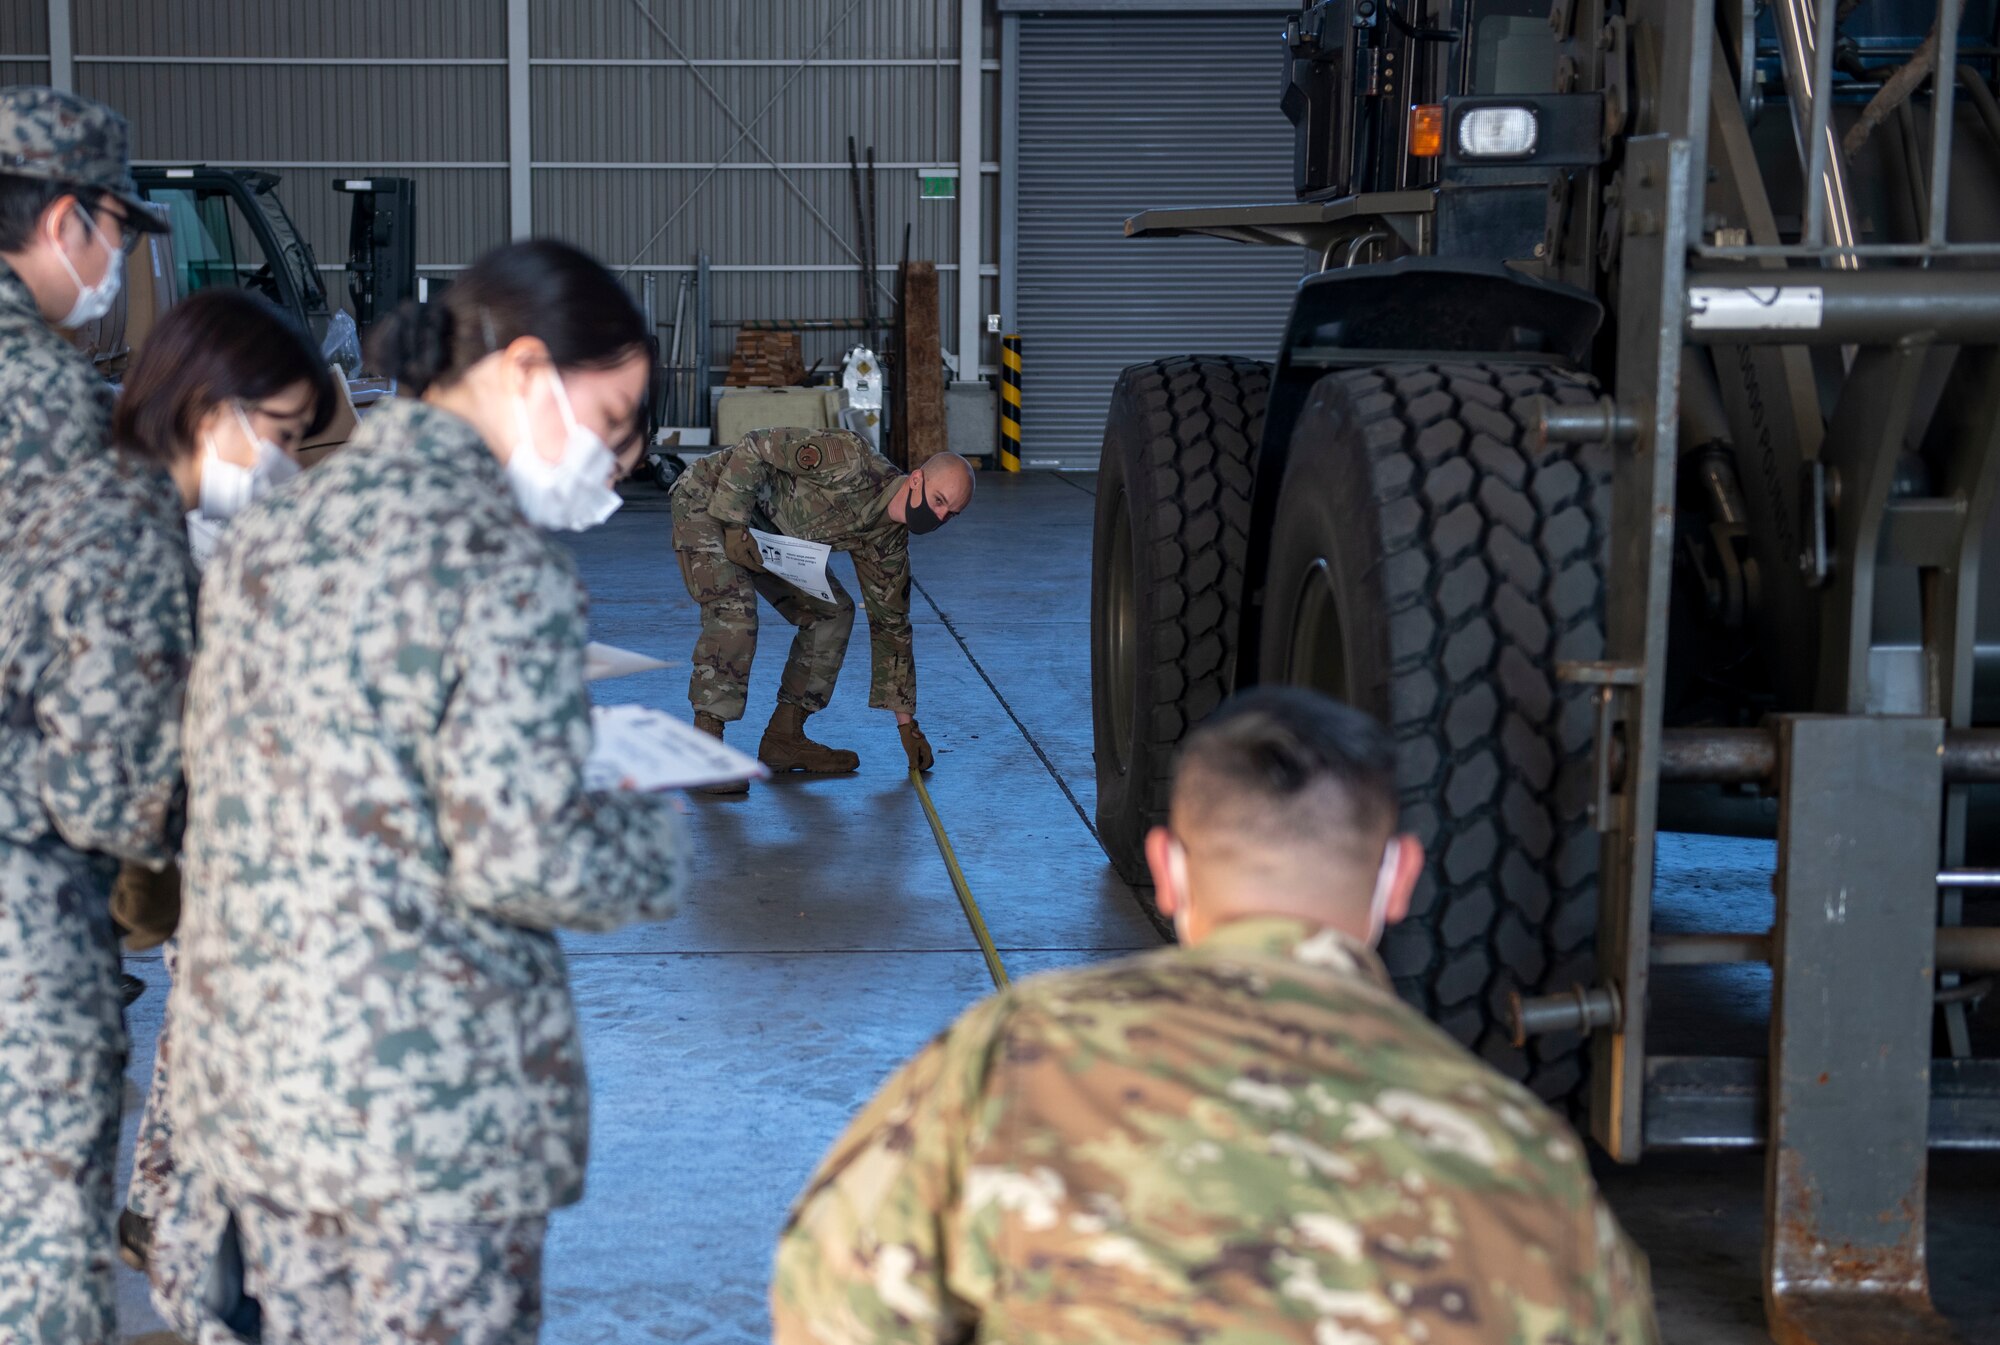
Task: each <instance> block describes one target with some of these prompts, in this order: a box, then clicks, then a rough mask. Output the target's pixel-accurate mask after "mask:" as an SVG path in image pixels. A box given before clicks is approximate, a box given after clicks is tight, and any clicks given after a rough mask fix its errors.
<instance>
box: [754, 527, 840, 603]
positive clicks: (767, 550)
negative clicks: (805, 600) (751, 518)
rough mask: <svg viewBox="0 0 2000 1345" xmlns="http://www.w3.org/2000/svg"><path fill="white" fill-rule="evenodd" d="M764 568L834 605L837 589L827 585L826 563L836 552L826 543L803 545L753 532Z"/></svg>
mask: <svg viewBox="0 0 2000 1345" xmlns="http://www.w3.org/2000/svg"><path fill="white" fill-rule="evenodd" d="M750 535H751V536H752V537H754V538H755V539H756V540H757V550H758V553H759V554H761V555H762V556H763V558H764V568H765V569H766V570H769V571H770V572H771V573H772V574H774V575H776V576H778V578H780V579H782V580H784V581H785V582H786V583H788V584H790V585H791V586H792V587H793V588H796V589H799V590H800V591H802V592H805V593H810V594H812V595H813V596H814V597H815V598H818V599H819V600H820V601H821V602H832V601H833V589H832V588H831V587H830V586H829V585H828V584H827V582H826V562H827V559H828V558H829V557H830V556H832V555H833V548H832V547H830V546H828V545H827V544H826V543H825V542H803V541H800V540H799V539H798V538H796V537H781V536H779V535H778V534H777V533H774V532H759V531H758V530H757V529H755V528H752V529H750Z"/></svg>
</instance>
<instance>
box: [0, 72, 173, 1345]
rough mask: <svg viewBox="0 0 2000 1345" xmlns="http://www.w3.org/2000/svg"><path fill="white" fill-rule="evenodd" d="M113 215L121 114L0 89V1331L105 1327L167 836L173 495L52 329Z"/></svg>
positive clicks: (82, 1332) (94, 1333)
mask: <svg viewBox="0 0 2000 1345" xmlns="http://www.w3.org/2000/svg"><path fill="white" fill-rule="evenodd" d="M128 221H142V217H141V212H140V208H139V206H138V204H137V200H136V194H135V192H134V190H133V187H132V180H131V177H130V174H129V173H128V171H127V169H126V161H125V123H124V122H123V120H122V119H120V118H119V117H118V115H117V114H116V113H114V112H112V111H111V110H110V109H109V108H106V107H104V106H102V105H101V104H97V103H92V102H90V101H88V100H86V99H82V98H77V97H75V96H74V95H70V94H62V93H57V92H55V91H54V90H50V89H36V88H10V89H4V90H0V986H4V987H6V991H5V993H4V995H0V1340H7V1341H34V1342H46V1343H48V1345H54V1343H55V1342H64V1343H67V1342H88V1343H89V1345H96V1343H97V1342H101V1341H105V1340H107V1339H109V1338H110V1337H111V1335H112V1334H113V1331H114V1328H115V1321H114V1317H113V1295H112V1277H111V1268H112V1247H111V1220H112V1189H113V1177H114V1166H115V1163H116V1160H117V1150H118V1111H119V1102H120V1100H121V1097H122V1089H123V1079H124V1066H125V1053H126V1038H125V1027H124V1022H123V1015H122V1014H121V1012H120V1004H119V994H118V948H117V933H116V930H115V929H114V927H113V925H112V920H111V911H110V904H109V903H110V895H111V884H112V879H113V878H114V876H115V875H116V873H117V870H118V862H119V860H120V859H124V860H131V861H137V862H140V863H144V864H149V865H154V866H160V865H164V864H165V863H166V862H167V861H168V860H169V859H170V858H171V857H172V855H173V852H174V849H175V847H176V846H177V844H178V842H179V835H180V815H181V797H182V796H181V791H180V769H181V754H180V707H181V701H182V695H183V690H184V686H185V680H186V676H187V668H188V661H189V658H190V656H191V652H192V647H193V636H194V632H193V612H192V591H191V590H192V580H193V575H192V570H191V568H190V565H189V561H188V555H187V543H186V539H185V535H184V533H183V530H182V522H181V510H180V501H179V495H178V493H177V492H176V490H175V489H174V484H173V481H172V479H171V478H170V477H168V475H167V474H166V473H165V472H163V471H160V470H158V469H156V468H154V467H151V466H148V465H147V464H145V463H142V462H139V461H138V460H136V459H133V458H129V457H127V456H126V455H123V454H114V453H112V452H111V450H110V449H109V448H108V447H107V442H108V439H109V429H110V426H109V414H110V396H109V394H108V392H107V391H106V389H105V386H104V384H103V382H102V380H101V379H99V378H98V376H97V374H96V372H95V371H94V370H93V369H92V368H91V367H90V364H89V362H88V361H87V360H85V359H84V358H83V357H82V356H80V355H79V354H78V353H77V352H76V351H75V350H74V349H73V348H72V347H71V346H70V345H69V344H68V343H67V342H66V341H64V340H63V339H62V337H61V336H60V335H58V334H57V332H56V331H55V330H54V328H53V326H52V324H53V323H56V322H75V321H79V320H81V319H80V318H78V316H77V313H78V310H80V309H81V308H83V307H85V305H83V304H81V303H80V301H79V300H80V296H81V295H82V294H83V292H84V290H85V289H86V288H91V289H101V288H102V287H103V286H104V285H106V284H107V283H111V284H115V282H109V281H108V279H107V278H108V277H109V276H110V274H111V272H112V268H113V267H114V266H116V264H117V263H116V262H115V261H114V260H113V258H115V257H116V256H118V249H119V246H120V244H121V242H122V241H123V238H124V231H125V229H126V228H127V227H131V226H130V225H128V223H127V222H128ZM142 222H143V221H142ZM146 223H147V224H148V225H149V222H146ZM70 272H74V273H75V275H76V278H75V279H74V280H72V278H71V275H70Z"/></svg>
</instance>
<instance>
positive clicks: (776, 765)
mask: <svg viewBox="0 0 2000 1345" xmlns="http://www.w3.org/2000/svg"><path fill="white" fill-rule="evenodd" d="M757 760H759V761H761V762H763V763H764V764H765V765H766V766H769V767H770V768H771V769H772V770H774V771H804V772H805V773H806V774H807V775H851V774H852V773H854V772H855V771H857V770H860V769H861V758H860V757H858V756H856V755H855V754H854V753H852V752H843V751H841V750H840V749H838V748H834V747H825V746H822V745H821V744H819V743H816V742H814V741H813V740H812V739H810V738H808V737H806V712H805V710H804V709H803V708H801V707H799V706H797V705H786V704H784V703H783V702H780V703H779V705H778V712H777V713H776V714H774V715H772V716H771V726H770V727H769V728H767V729H765V730H764V741H763V742H761V743H758V744H757Z"/></svg>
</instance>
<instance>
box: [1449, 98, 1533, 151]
mask: <svg viewBox="0 0 2000 1345" xmlns="http://www.w3.org/2000/svg"><path fill="white" fill-rule="evenodd" d="M1541 138H1542V128H1541V122H1540V119H1539V118H1537V117H1536V116H1535V112H1534V109H1533V108H1526V107H1475V108H1468V109H1466V112H1465V114H1464V115H1463V116H1461V117H1460V118H1459V119H1458V153H1459V157H1460V158H1464V159H1525V158H1527V157H1528V156H1529V155H1530V154H1533V153H1534V152H1535V146H1536V145H1537V144H1539V143H1540V142H1541Z"/></svg>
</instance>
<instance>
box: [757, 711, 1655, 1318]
mask: <svg viewBox="0 0 2000 1345" xmlns="http://www.w3.org/2000/svg"><path fill="white" fill-rule="evenodd" d="M1393 778H1394V745H1393V743H1392V742H1391V741H1390V740H1389V738H1388V736H1387V734H1386V733H1384V732H1383V730H1382V729H1381V728H1380V726H1378V725H1377V724H1375V723H1374V722H1373V721H1372V720H1369V719H1368V718H1367V717H1366V716H1363V715H1361V714H1359V713H1357V712H1355V711H1353V710H1351V709H1348V708H1347V707H1345V706H1340V705H1337V704H1335V703H1334V702H1332V701H1330V700H1327V699H1326V698H1325V697H1322V696H1319V695H1317V694H1316V693H1312V692H1307V691H1299V690H1260V691H1254V692H1250V693H1247V694H1245V695H1242V696H1239V697H1237V698H1235V699H1234V700H1233V701H1231V702H1229V703H1227V704H1225V705H1224V706H1223V708H1222V709H1220V710H1218V711H1217V713H1216V715H1215V717H1214V718H1213V719H1212V720H1210V721H1209V722H1208V723H1207V724H1206V725H1205V726H1203V727H1202V728H1201V729H1199V730H1197V732H1196V733H1195V734H1193V735H1191V736H1190V738H1189V739H1188V741H1187V744H1186V746H1185V748H1184V750H1183V755H1182V758H1181V761H1180V763H1179V765H1178V768H1177V771H1176V777H1175V781H1174V788H1173V796H1172V808H1171V813H1170V824H1169V825H1168V826H1167V827H1162V828H1158V829H1156V830H1155V831H1154V832H1153V833H1152V835H1151V836H1149V837H1148V839H1147V845H1146V855H1147V861H1148V864H1149V866H1150V868H1151V870H1152V875H1153V879H1154V882H1155V883H1156V884H1157V893H1158V901H1159V906H1160V910H1161V911H1162V912H1163V913H1164V914H1166V915H1168V916H1170V917H1171V918H1172V919H1173V920H1174V923H1175V925H1176V926H1177V928H1178V930H1179V933H1180V945H1179V946H1178V947H1175V948H1169V949H1164V950H1161V951H1159V952H1154V953H1148V954H1144V955H1142V956H1139V957H1134V958H1129V959H1126V960H1124V961H1120V962H1112V963H1109V964H1106V965H1103V966H1098V967H1092V968H1088V969H1084V970H1078V971H1068V972H1059V973H1054V974H1051V975H1047V976H1041V977H1036V978H1034V979H1032V980H1029V981H1025V982H1022V983H1018V984H1016V985H1014V986H1012V987H1010V988H1009V989H1007V990H1005V991H1003V992H1002V993H1001V994H1000V995H998V996H996V997H995V998H993V999H990V1000H987V1001H986V1002H984V1003H982V1004H980V1005H978V1006H977V1007H975V1008H974V1009H972V1010H971V1011H970V1012H969V1013H967V1014H966V1015H965V1016H964V1017H963V1018H961V1019H960V1020H959V1021H958V1022H957V1023H956V1024H955V1025H954V1026H953V1027H952V1028H951V1029H950V1030H948V1031H947V1032H946V1033H945V1034H944V1035H943V1036H942V1037H940V1038H939V1039H938V1040H937V1041H935V1042H933V1043H932V1044H931V1046H930V1047H929V1048H928V1049H926V1050H925V1051H924V1052H923V1053H922V1054H921V1055H919V1056H918V1057H917V1058H916V1059H914V1060H913V1061H911V1062H910V1063H909V1064H907V1065H906V1066H904V1068H903V1069H902V1070H901V1071H900V1072H899V1073H897V1074H896V1075H895V1076H894V1077H893V1078H892V1079H891V1080H890V1081H889V1082H888V1084H887V1085H885V1086H884V1088H883V1089H882V1091H881V1093H880V1094H879V1095H878V1096H877V1097H876V1099H875V1101H874V1102H873V1103H872V1104H871V1105H870V1106H869V1107H868V1108H867V1109H866V1110H865V1111H864V1112H863V1113H862V1114H861V1115H860V1116H859V1117H858V1118H857V1119H856V1120H855V1121H854V1123H853V1124H852V1125H851V1126H850V1127H849V1128H848V1131H847V1133H846V1134H845V1135H843V1136H842V1137H841V1138H840V1139H839V1140H838V1141H837V1142H836V1143H835V1145H834V1147H833V1149H832V1150H831V1151H830V1152H829V1153H828V1154H827V1156H826V1158H825V1160H824V1161H823V1162H822V1164H821V1165H820V1169H819V1171H818V1172H817V1173H816V1174H815V1175H814V1177H813V1178H812V1181H811V1184H810V1185H809V1186H808V1187H807V1188H806V1191H805V1193H804V1195H802V1196H801V1197H800V1199H799V1202H798V1205H797V1207H796V1209H795V1210H794V1212H793V1215H792V1219H791V1222H790V1224H789V1225H788V1226H787V1228H786V1230H785V1233H784V1235H783V1238H782V1240H781V1242H780V1244H779V1248H778V1258H777V1273H776V1279H775V1282H774V1284H773V1287H772V1293H771V1307H772V1313H773V1317H774V1320H775V1325H776V1339H777V1340H778V1341H779V1342H782V1343H783V1345H803V1343H804V1342H815V1343H816V1345H862V1343H863V1342H878V1341H924V1342H957V1341H973V1340H986V1341H1041V1342H1065V1343H1074V1345H1087V1343H1088V1345H1096V1343H1097V1342H1109V1341H1178V1342H1187V1345H1198V1343H1199V1342H1210V1341H1212V1342H1218V1345H1219V1343H1220V1342H1225V1341H1226V1342H1231V1343H1232V1345H1234V1343H1235V1342H1258V1345H1278V1343H1279V1342H1299V1345H1308V1343H1309V1345H1498V1343H1501V1342H1505V1343H1506V1345H1651V1342H1653V1341H1654V1339H1655V1329H1654V1323H1653V1310H1652V1303H1651V1297H1650V1292H1649V1289H1648V1286H1647V1277H1646V1267H1645V1263H1644V1261H1643V1260H1642V1259H1641V1257H1640V1255H1639V1253H1638V1252H1637V1251H1636V1250H1635V1249H1634V1248H1633V1247H1632V1245H1631V1244H1630V1243H1629V1242H1628V1241H1627V1240H1626V1238H1625V1235H1624V1233H1623V1232H1622V1231H1621V1230H1620V1229H1619V1227H1618V1225H1617V1223H1616V1222H1615V1220H1614V1219H1613V1218H1612V1215H1611V1213H1610V1211H1609V1210H1608V1209H1606V1207H1605V1205H1604V1203H1603V1201H1602V1200H1601V1199H1600V1197H1599V1196H1598V1193H1597V1191H1596V1189H1595V1187H1594V1186H1593V1184H1592V1181H1591V1177H1590V1170H1589V1167H1588V1165H1587V1164H1586V1163H1585V1160H1584V1155H1583V1152H1582V1149H1581V1148H1580V1146H1579V1144H1578V1142H1577V1140H1576V1139H1575V1137H1574V1136H1573V1135H1572V1134H1571V1133H1570V1132H1569V1130H1568V1129H1567V1128H1566V1127H1565V1126H1564V1125H1563V1123H1562V1122H1561V1121H1559V1120H1558V1119H1557V1118H1556V1117H1555V1116H1554V1115H1553V1114H1552V1113H1550V1112H1549V1111H1548V1110H1547V1109H1546V1108H1544V1107H1543V1106H1542V1104H1541V1103H1540V1102H1539V1101H1537V1100H1536V1098H1535V1097H1534V1096H1533V1095H1532V1094H1530V1093H1528V1092H1527V1091H1526V1090H1525V1089H1523V1088H1521V1087H1519V1086H1518V1085H1516V1084H1514V1083H1513V1082H1511V1081H1510V1080H1508V1079H1506V1078H1504V1077H1502V1076H1501V1075H1500V1074H1498V1073H1497V1072H1496V1071H1494V1070H1493V1069H1492V1068H1491V1067H1489V1066H1487V1065H1486V1064H1484V1063H1483V1062H1481V1061H1480V1060H1478V1059H1476V1058H1474V1057H1473V1056H1472V1055H1470V1054H1469V1053H1467V1052H1466V1051H1465V1050H1464V1049H1463V1048H1461V1047H1460V1046H1459V1045H1458V1044H1457V1043H1455V1042H1454V1041H1452V1040H1451V1039H1450V1038H1449V1037H1447V1036H1446V1035H1445V1034H1444V1033H1443V1032H1442V1031H1440V1030H1439V1029H1438V1028H1436V1027H1434V1026H1433V1025H1431V1024H1430V1023H1428V1022H1426V1021H1425V1020H1424V1019H1423V1018H1422V1017H1421V1016H1420V1015H1419V1014H1418V1013H1417V1012H1416V1011H1415V1010H1414V1009H1412V1008H1410V1007H1409V1006H1408V1005H1406V1004H1404V1003H1403V1002H1402V1001H1401V1000H1399V999H1398V998H1397V997H1396V995H1395V993H1394V991H1393V989H1392V988H1391V986H1390V982H1389V978H1388V975H1387V973H1386V972H1385V970H1384V968H1383V966H1382V964H1381V962H1380V961H1379V960H1378V959H1377V957H1376V956H1375V953H1374V952H1373V947H1372V946H1373V944H1374V943H1375V941H1376V939H1377V938H1378V937H1379V936H1380V934H1381V932H1382V928H1383V926H1384V925H1385V924H1386V923H1388V922H1391V921H1395V920H1398V919H1400V918H1401V917H1402V915H1403V914H1404V912H1405V911H1406V909H1407V908H1408V905H1409V901H1410V894H1411V892H1412V890H1413V889H1414V888H1415V886H1416V883H1417V880H1418V877H1419V874H1420V872H1421V870H1422V866H1423V855H1422V851H1421V848H1420V847H1419V845H1418V843H1417V841H1416V840H1415V838H1413V837H1411V836H1408V835H1402V834H1398V833H1397V830H1396V798H1395V794H1394V788H1393Z"/></svg>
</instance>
